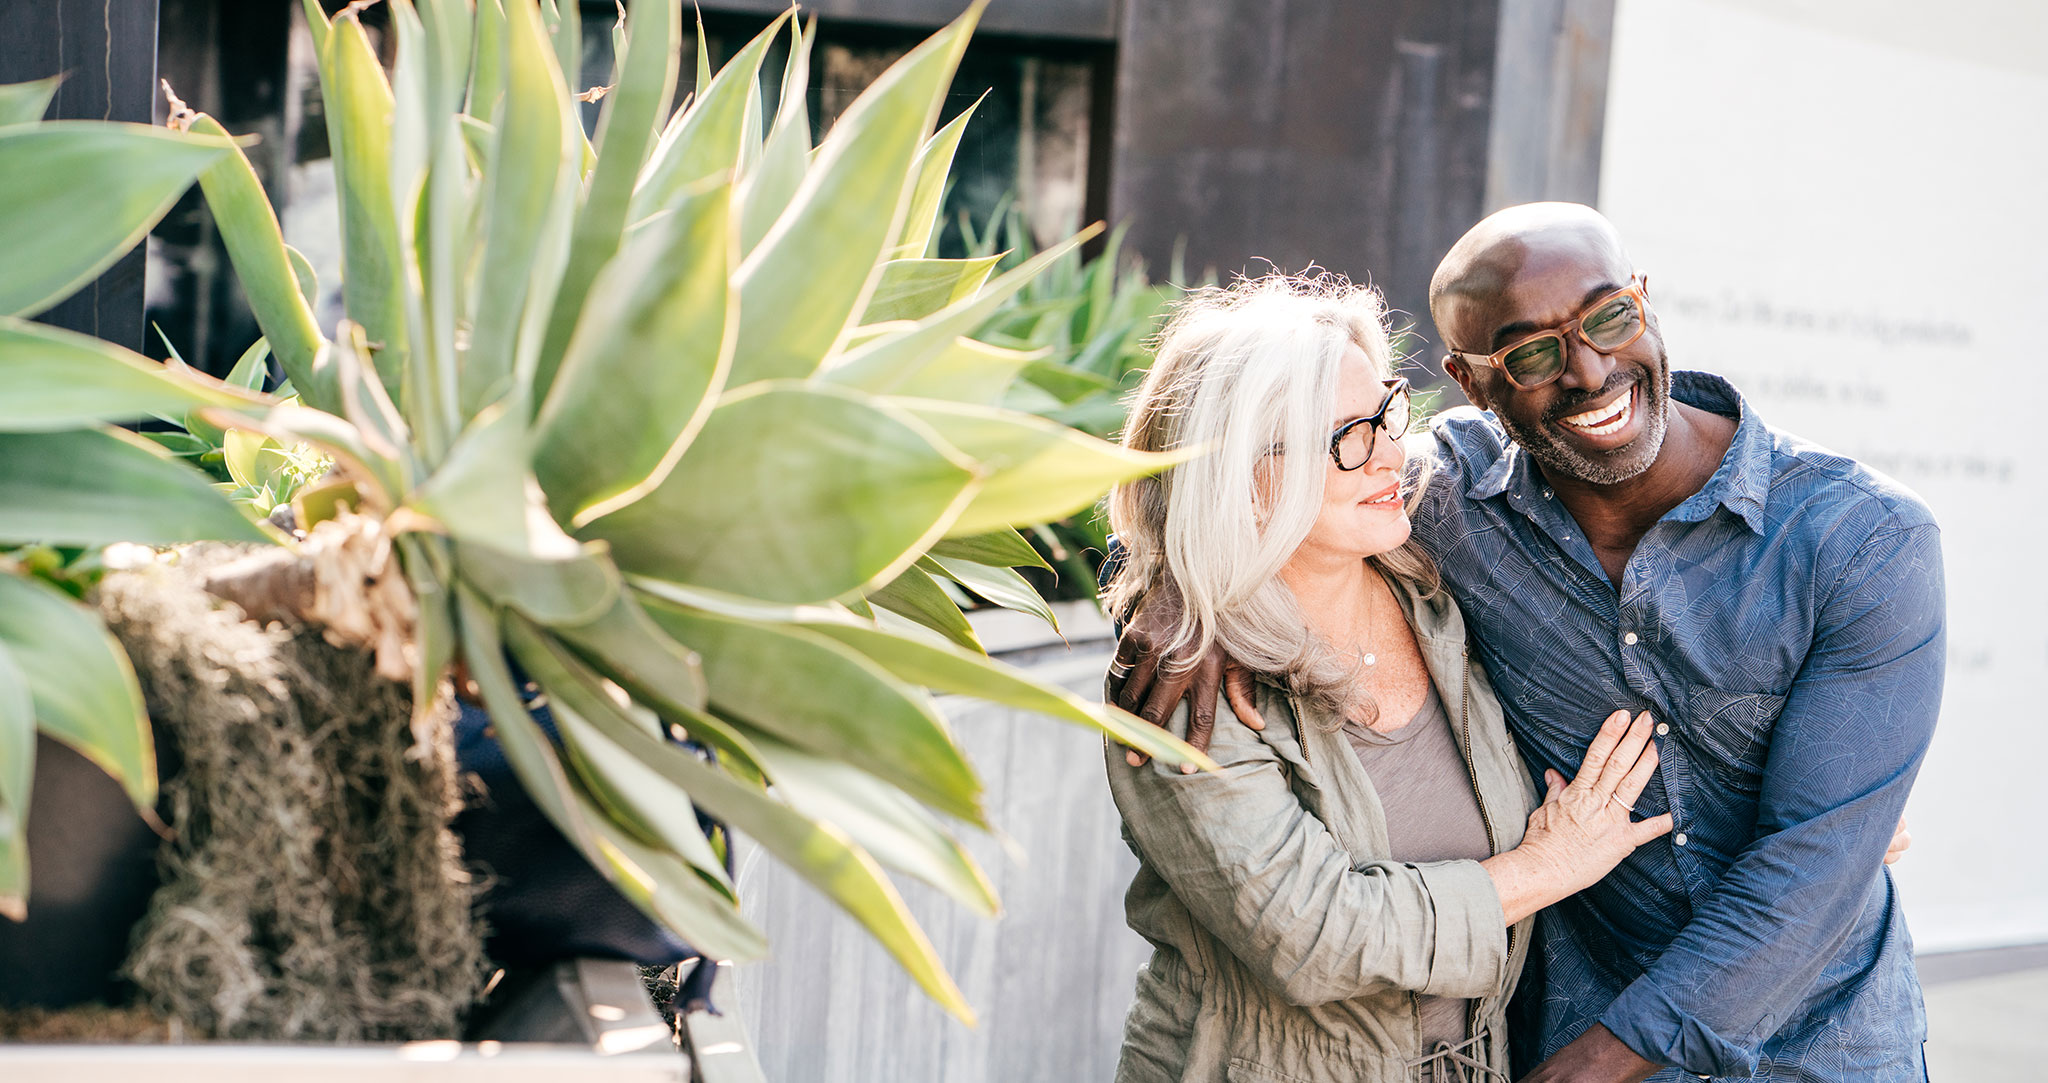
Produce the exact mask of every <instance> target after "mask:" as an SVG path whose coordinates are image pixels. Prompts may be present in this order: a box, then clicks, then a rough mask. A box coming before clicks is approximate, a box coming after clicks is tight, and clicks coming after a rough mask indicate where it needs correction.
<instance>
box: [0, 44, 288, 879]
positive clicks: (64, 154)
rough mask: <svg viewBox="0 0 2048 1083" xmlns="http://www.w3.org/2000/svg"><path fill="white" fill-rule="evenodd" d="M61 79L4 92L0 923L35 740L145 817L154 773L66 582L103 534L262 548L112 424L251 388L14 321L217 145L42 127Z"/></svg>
mask: <svg viewBox="0 0 2048 1083" xmlns="http://www.w3.org/2000/svg"><path fill="white" fill-rule="evenodd" d="M55 90H56V80H54V79H48V80H43V81H41V82H37V83H25V84H19V85H15V86H5V87H0V251H5V252H6V253H8V257H9V258H8V262H7V266H6V267H5V268H4V269H0V916H6V917H10V918H14V919H16V920H19V919H20V918H21V917H22V916H23V915H24V913H25V907H26V903H27V898H28V889H29V880H28V877H29V868H28V852H27V834H26V832H27V810H28V802H29V797H30V793H29V788H30V783H31V780H32V779H33V777H34V771H35V735H36V733H37V732H38V731H40V732H42V733H44V734H46V735H47V736H49V737H51V738H53V739H55V740H57V741H61V742H63V743H65V744H67V745H69V746H71V747H72V748H74V749H76V750H77V751H78V752H80V753H81V754H83V755H84V756H85V757H86V758H87V759H89V760H91V761H92V762H94V763H96V764H98V765H99V766H100V767H102V768H104V769H105V770H106V771H107V772H108V774H110V775H111V776H113V778H114V779H115V780H116V781H118V782H119V783H120V784H121V785H122V787H123V788H124V789H125V790H126V791H127V793H128V795H129V797H130V798H131V799H133V801H134V802H135V805H136V807H137V809H139V810H140V811H141V812H142V814H143V815H144V816H145V817H148V816H151V810H152V809H153V807H154V805H155V802H156V786H157V778H156V764H155V753H154V746H153V745H152V743H151V739H150V732H149V724H148V720H147V718H146V716H145V715H144V712H143V706H142V694H141V690H140V689H139V688H138V687H137V684H136V679H135V675H134V673H133V672H132V671H131V669H130V668H129V665H128V659H127V657H126V656H125V655H124V654H122V652H121V649H120V647H119V646H118V645H117V644H116V643H115V642H114V641H113V639H112V637H111V636H110V635H108V633H107V630H106V628H105V627H104V626H103V625H101V623H100V621H99V619H98V617H97V616H96V615H95V614H94V613H93V611H92V610H91V609H89V608H87V607H86V606H84V605H82V604H80V603H79V602H78V601H77V600H76V599H75V598H74V597H73V596H72V593H71V592H70V591H69V590H67V589H66V588H67V587H68V586H71V585H72V581H73V580H74V578H75V575H74V573H76V572H77V571H78V570H79V569H80V568H81V567H87V566H90V565H91V564H92V563H93V560H92V558H91V557H90V556H89V555H85V554H87V553H89V552H90V551H92V550H95V549H96V548H97V547H99V546H103V545H106V544H109V543H113V542H123V541H126V542H142V543H150V544H173V543H178V542H186V541H197V540H203V539H219V540H229V541H249V542H263V541H265V540H266V535H265V534H264V533H263V532H262V531H261V530H259V529H258V528H257V527H256V526H255V525H254V524H253V523H251V522H250V521H249V519H248V518H247V517H245V516H244V515H242V514H240V513H238V512H237V511H236V510H235V508H234V507H232V506H231V505H230V504H229V503H228V502H227V501H226V500H224V499H223V498H222V497H221V496H220V494H218V493H217V492H216V491H215V490H214V488H213V487H212V486H211V485H210V484H209V481H208V479H207V478H206V477H205V476H204V475H202V474H200V473H198V472H197V471H195V470H192V469H190V468H188V467H187V466H185V465H184V464H182V463H180V462H178V461H177V460H176V459H175V458H174V457H172V456H171V455H169V454H167V453H165V452H164V451H163V450H162V449H160V448H158V447H157V446H156V445H154V444H151V443H149V442H148V441H145V440H142V439H140V438H138V437H135V436H133V435H132V434H129V433H127V432H124V431H122V430H119V429H113V428H107V427H104V426H106V424H107V423H109V422H113V421H122V420H134V419H139V418H142V417H145V416H147V415H149V414H151V413H164V414H183V413H187V412H190V411H193V410H196V409H200V408H204V407H214V408H231V409H232V408H248V407H251V406H258V405H261V399H260V397H258V396H253V395H250V394H248V393H246V392H243V391H241V390H239V389H236V388H234V387H231V386H228V385H226V384H223V383H220V382H218V381H214V380H211V379H208V378H206V377H203V376H199V375H197V374H194V373H192V372H190V371H189V370H185V369H182V368H181V367H166V366H163V365H159V364H157V363H156V362H153V361H150V360H148V359H146V358H143V357H141V356H139V355H137V354H134V353H132V352H130V351H128V350H124V349H122V348H120V347H117V346H114V345H112V344H109V343H106V342H101V341H99V340H97V339H94V338H91V337H89V336H86V335H80V334H74V333H71V332H68V331H62V330H58V329H55V328H51V327H46V326H43V325H41V324H37V323H32V322H30V321H29V320H28V319H26V317H29V316H33V315H35V314H36V313H38V312H41V311H43V310H45V309H47V308H49V307H50V306H51V305H53V304H55V303H56V302H58V301H61V300H63V299H64V298H65V297H66V296H68V295H70V294H71V293H73V292H75V291H76V290H77V289H78V288H79V287H80V286H82V285H84V284H85V283H87V282H90V281H91V280H92V279H93V278H94V277H96V276H97V275H98V274H99V273H100V272H102V271H104V270H106V269H107V268H108V267H109V266H111V265H112V264H113V262H114V261H115V260H116V259H118V258H119V257H120V256H121V255H122V254H123V253H124V252H126V251H128V250H129V249H131V248H133V247H134V246H135V244H136V243H137V242H138V241H140V240H141V238H142V236H143V235H144V234H145V233H147V232H148V230H149V228H150V227H151V226H152V225H154V224H155V223H156V222H157V220H158V219H160V218H161V217H162V216H163V214H164V212H165V211H167V210H169V209H170V206H171V204H172V203H173V202H174V201H175V200H176V199H177V198H178V196H179V195H180V194H181V193H182V192H184V191H185V190H186V189H187V188H189V187H190V186H191V184H192V182H193V180H194V178H196V177H197V176H198V174H199V173H200V172H201V171H202V170H204V169H206V168H208V167H210V166H212V165H214V164H216V163H219V162H222V161H225V160H227V159H228V158H229V157H231V156H232V154H233V153H234V147H233V144H232V143H230V142H229V141H228V140H226V139H224V138H219V137H209V136H204V135H194V134H186V133H178V132H169V131H164V130H161V129H153V128H150V127H148V126H145V125H131V124H106V123H99V122H91V123H87V122H66V123H43V122H41V121H40V118H41V117H42V115H43V112H44V111H45V109H47V108H48V106H49V102H50V98H51V95H52V94H54V92H55Z"/></svg>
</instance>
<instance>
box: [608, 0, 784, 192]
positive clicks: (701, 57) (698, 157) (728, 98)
mask: <svg viewBox="0 0 2048 1083" xmlns="http://www.w3.org/2000/svg"><path fill="white" fill-rule="evenodd" d="M790 16H791V12H788V11H785V12H783V13H782V14H781V15H778V16H776V17H775V19H774V21H772V22H770V23H769V24H768V27H767V29H765V30H762V31H761V32H760V33H759V34H756V35H755V36H754V39H753V40H752V41H749V42H748V43H747V44H746V46H745V47H744V48H742V49H741V50H740V51H739V52H738V53H737V54H735V55H734V56H733V58H732V59H731V60H730V61H727V62H726V64H725V66H724V67H722V68H720V69H719V70H718V74H717V75H715V76H712V77H711V78H710V80H709V82H708V83H707V82H706V81H705V80H704V78H703V77H702V76H701V75H700V76H699V78H698V81H697V93H696V96H695V98H693V99H692V100H691V102H690V104H689V105H688V107H686V108H684V109H682V110H679V111H678V112H677V113H676V115H675V116H674V117H672V118H670V120H669V123H668V126H667V128H665V129H664V130H663V131H662V134H661V139H660V140H659V141H658V142H657V143H656V144H655V147H654V152H653V153H652V154H651V155H650V156H649V157H648V161H647V164H646V165H645V166H643V167H642V169H641V174H640V185H639V188H638V189H637V190H636V191H635V192H634V193H633V202H632V206H631V210H630V211H629V213H628V215H627V220H628V221H634V222H637V221H640V220H643V219H645V218H648V217H650V216H652V215H654V214H656V213H657V212H659V211H661V210H662V209H663V208H665V207H667V206H669V204H670V203H671V202H672V201H673V200H674V199H675V198H677V197H678V196H680V195H681V194H682V193H683V191H684V190H685V189H687V188H689V187H690V186H691V185H692V184H695V183H696V182H697V181H700V180H703V179H704V178H706V177H710V176H715V175H719V174H725V173H731V172H733V171H734V170H735V169H736V168H737V166H738V164H739V158H740V144H741V142H742V140H743V138H744V136H745V134H746V127H747V111H748V109H749V108H750V107H751V106H752V104H753V103H754V102H755V101H756V100H757V99H758V96H759V87H758V85H757V81H758V80H759V78H760V75H761V62H762V60H763V59H765V58H766V57H767V55H768V47H769V46H771V45H773V44H774V43H775V37H776V35H777V34H778V33H780V32H781V29H782V23H783V20H785V19H788V18H790ZM697 30H698V33H697V60H698V64H699V71H700V72H702V71H704V70H706V69H705V65H707V64H708V61H707V60H706V57H707V50H706V47H705V43H704V34H703V27H702V26H701V25H700V26H699V27H698V28H697Z"/></svg>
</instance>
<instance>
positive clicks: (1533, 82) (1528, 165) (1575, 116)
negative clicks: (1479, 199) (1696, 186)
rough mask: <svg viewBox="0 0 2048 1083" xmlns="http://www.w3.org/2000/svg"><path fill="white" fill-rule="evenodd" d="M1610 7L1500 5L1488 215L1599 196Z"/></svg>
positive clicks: (1603, 1) (1583, 0)
mask: <svg viewBox="0 0 2048 1083" xmlns="http://www.w3.org/2000/svg"><path fill="white" fill-rule="evenodd" d="M1613 37H1614V0H1501V8H1500V43H1499V64H1498V68H1497V70H1496V74H1495V79H1494V87H1493V132H1492V136H1491V138H1490V140H1489V143H1488V155H1487V156H1488V166H1487V176H1486V209H1487V210H1488V211H1495V210H1499V209H1500V208H1502V207H1507V206H1512V205H1513V204H1516V203H1528V202H1531V201H1534V200H1540V199H1563V200H1571V201H1573V202H1576V203H1594V202H1597V201H1598V199H1599V196H1600V145H1601V139H1602V137H1603V135H1604V132H1605V124H1606V118H1607V61H1608V54H1609V51H1610V48H1611V46H1612V44H1613Z"/></svg>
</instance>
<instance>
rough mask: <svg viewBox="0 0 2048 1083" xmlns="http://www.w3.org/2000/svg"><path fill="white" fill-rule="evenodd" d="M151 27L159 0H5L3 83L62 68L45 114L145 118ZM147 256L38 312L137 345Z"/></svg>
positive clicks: (152, 92)
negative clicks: (44, 311) (61, 77)
mask: <svg viewBox="0 0 2048 1083" xmlns="http://www.w3.org/2000/svg"><path fill="white" fill-rule="evenodd" d="M156 28H157V0H32V2H31V0H6V2H4V3H0V83H22V82H27V81H29V80H31V79H42V78H45V77H47V76H51V75H59V74H61V75H63V76H64V82H63V84H62V85H61V86H60V87H58V89H57V98H56V100H55V101H54V102H52V103H51V105H50V112H49V114H48V116H49V119H52V120H80V119H89V120H124V121H135V122H140V123H144V124H147V123H149V122H150V120H151V118H152V116H153V113H152V103H153V102H154V101H155V100H156ZM144 262H145V261H144V257H143V252H142V249H141V248H140V247H138V248H137V249H136V250H135V251H134V252H131V253H129V254H128V255H127V256H126V257H124V258H122V259H121V261H120V262H118V263H116V264H114V266H113V267H111V268H109V269H108V271H107V273H106V274H104V275H101V276H100V277H99V279H98V280H97V281H95V282H93V283H92V284H91V285H89V286H87V287H85V288H84V289H83V290H81V291H79V292H78V293H77V294H76V295H75V296H73V297H72V298H71V299H69V300H67V301H63V302H60V303H59V304H58V305H57V306H56V307H54V308H52V309H50V310H49V311H48V312H46V313H44V314H43V315H42V317H41V319H42V320H43V321H44V322H46V323H51V324H55V325H57V326H59V327H68V328H71V329H73V330H78V331H84V332H86V333H88V334H93V335H98V336H99V337H101V338H104V339H107V340H109V341H112V342H118V343H120V344H121V345H123V346H127V347H128V348H130V349H141V348H142V340H143V326H142V297H143V289H142V287H143V266H144Z"/></svg>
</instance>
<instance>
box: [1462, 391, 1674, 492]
mask: <svg viewBox="0 0 2048 1083" xmlns="http://www.w3.org/2000/svg"><path fill="white" fill-rule="evenodd" d="M1639 386H1640V387H1641V388H1642V391H1643V395H1642V398H1643V401H1642V402H1639V403H1637V404H1636V409H1638V410H1641V411H1644V414H1643V434H1642V435H1641V436H1638V437H1636V438H1635V439H1634V440H1632V441H1630V442H1629V444H1628V446H1626V447H1623V448H1618V449H1616V450H1615V451H1614V452H1613V454H1611V455H1603V456H1601V457H1600V458H1598V459H1591V458H1588V457H1586V456H1585V455H1583V454H1580V453H1579V451H1578V450H1577V449H1575V448H1573V447H1572V446H1571V445H1569V444H1567V443H1565V442H1564V441H1563V440H1560V439H1558V438H1557V436H1555V435H1554V434H1552V433H1551V431H1550V429H1549V427H1548V426H1547V425H1546V426H1544V427H1541V428H1539V429H1537V430H1535V431H1533V432H1532V431H1530V430H1528V429H1525V428H1523V427H1522V425H1521V424H1520V423H1519V422H1517V421H1515V420H1514V419H1513V418H1510V417H1509V416H1508V415H1506V414H1504V413H1497V414H1495V415H1494V417H1496V418H1498V419H1500V424H1501V427H1502V428H1504V429H1506V430H1507V431H1508V435H1509V436H1511V437H1513V438H1514V441H1515V443H1517V444H1520V445H1522V450H1524V451H1526V452H1528V453H1529V455H1530V456H1531V457H1532V458H1534V459H1535V460H1536V461H1537V463H1539V464H1541V465H1542V467H1543V469H1544V471H1545V472H1547V473H1550V474H1560V475H1563V476H1565V477H1568V478H1576V479H1578V480H1579V481H1584V482H1588V483H1590V484H1593V485H1618V484H1620V483H1622V482H1624V481H1627V480H1629V479H1630V478H1633V477H1635V476H1636V475H1638V474H1641V473H1642V472H1643V471H1645V470H1648V469H1649V468H1650V464H1651V463H1654V462H1656V461H1657V453H1658V452H1659V451H1661V450H1663V447H1664V430H1665V427H1666V422H1667V420H1668V419H1669V417H1670V411H1671V369H1670V367H1669V366H1667V365H1663V364H1659V365H1658V366H1657V368H1656V370H1655V371H1653V372H1651V373H1650V375H1649V377H1648V378H1646V379H1644V380H1643V381H1642V383H1641V384H1640V385H1639Z"/></svg>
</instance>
